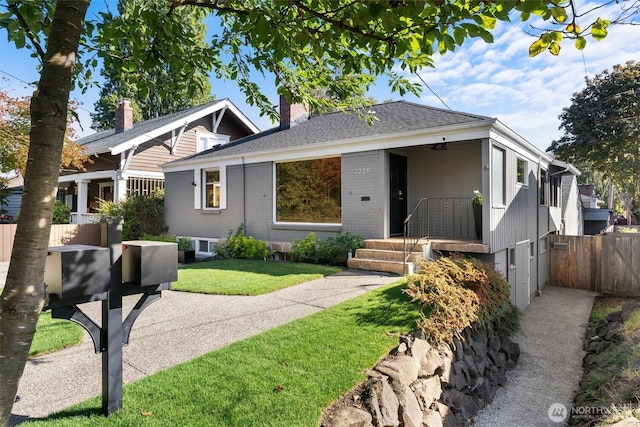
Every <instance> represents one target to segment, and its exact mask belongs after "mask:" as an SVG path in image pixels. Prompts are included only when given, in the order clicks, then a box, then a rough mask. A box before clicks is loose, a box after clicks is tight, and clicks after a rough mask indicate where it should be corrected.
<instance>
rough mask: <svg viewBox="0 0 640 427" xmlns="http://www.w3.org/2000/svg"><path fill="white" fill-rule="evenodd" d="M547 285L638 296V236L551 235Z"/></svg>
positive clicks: (639, 259)
mask: <svg viewBox="0 0 640 427" xmlns="http://www.w3.org/2000/svg"><path fill="white" fill-rule="evenodd" d="M549 250H550V251H551V253H550V257H549V258H550V261H551V263H550V264H551V266H550V269H551V271H550V283H551V284H552V285H556V286H563V287H567V288H575V289H585V290H590V291H597V292H603V293H611V294H618V295H629V296H636V297H637V296H640V233H607V234H604V235H600V236H556V235H553V236H551V239H550V249H549Z"/></svg>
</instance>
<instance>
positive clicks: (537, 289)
mask: <svg viewBox="0 0 640 427" xmlns="http://www.w3.org/2000/svg"><path fill="white" fill-rule="evenodd" d="M541 160H542V156H538V194H537V197H536V198H537V199H538V200H537V201H536V204H535V205H536V206H538V207H537V208H536V209H538V210H539V209H540V177H541V175H542V174H541V170H540V161H541ZM543 191H544V190H543ZM548 222H549V213H547V230H548V229H549V224H548ZM539 245H540V220H539V217H538V215H536V244H535V248H536V296H541V295H542V290H541V289H540V247H539Z"/></svg>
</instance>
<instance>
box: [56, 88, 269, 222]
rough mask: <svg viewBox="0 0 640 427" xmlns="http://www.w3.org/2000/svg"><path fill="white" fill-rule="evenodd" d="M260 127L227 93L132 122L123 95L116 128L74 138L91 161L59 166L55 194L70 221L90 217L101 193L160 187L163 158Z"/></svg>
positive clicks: (115, 196) (113, 195) (109, 195)
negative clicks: (79, 165)
mask: <svg viewBox="0 0 640 427" xmlns="http://www.w3.org/2000/svg"><path fill="white" fill-rule="evenodd" d="M258 131H259V130H258V128H256V126H255V125H253V124H252V123H251V121H250V120H249V119H248V118H247V117H246V116H245V115H244V114H242V113H241V112H240V111H239V110H238V109H237V108H236V107H235V106H234V105H233V104H232V103H231V102H230V101H229V100H227V99H223V100H220V101H214V102H209V103H207V104H204V105H201V106H198V107H195V108H191V109H189V110H185V111H181V112H178V113H173V114H169V115H166V116H163V117H158V118H155V119H151V120H146V121H143V122H138V123H133V112H132V109H131V106H130V105H129V101H128V100H123V101H122V102H121V103H120V105H119V106H118V110H117V111H116V127H115V129H111V130H107V131H102V132H98V133H95V134H93V135H89V136H86V137H84V138H81V139H79V140H78V141H76V143H77V144H79V145H82V146H83V147H84V148H85V149H86V154H88V155H89V156H90V158H91V160H92V162H89V163H86V164H85V165H84V166H85V168H86V170H84V171H77V170H66V169H65V170H63V171H62V172H61V174H60V177H59V179H58V182H59V184H60V185H59V189H58V196H57V197H58V199H59V200H61V201H63V202H65V203H66V204H67V205H68V206H69V207H70V208H71V210H72V215H71V217H72V222H74V223H84V222H93V221H95V220H96V215H95V214H94V213H92V212H94V210H95V208H97V207H98V204H99V200H100V199H102V200H108V201H119V200H122V199H123V198H124V197H126V196H128V195H140V194H149V193H151V192H153V191H154V190H155V189H157V188H164V174H163V173H162V169H161V168H160V165H161V164H162V163H166V162H168V161H171V160H175V159H179V158H181V157H185V156H189V155H193V154H196V153H198V152H200V151H204V150H207V149H210V148H211V147H214V146H216V145H224V144H227V143H229V142H230V141H234V140H236V139H238V138H242V137H246V136H247V135H252V134H255V133H257V132H258Z"/></svg>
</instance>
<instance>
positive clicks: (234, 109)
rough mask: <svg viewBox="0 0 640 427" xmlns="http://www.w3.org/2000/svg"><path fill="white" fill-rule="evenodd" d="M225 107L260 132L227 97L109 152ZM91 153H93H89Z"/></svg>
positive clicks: (119, 149) (142, 140)
mask: <svg viewBox="0 0 640 427" xmlns="http://www.w3.org/2000/svg"><path fill="white" fill-rule="evenodd" d="M225 108H228V109H229V110H231V112H233V113H234V114H235V115H236V117H238V119H240V121H241V122H242V123H243V124H244V125H245V126H247V127H248V128H249V129H251V131H252V132H253V133H254V134H255V133H258V132H260V129H258V128H257V127H256V125H254V124H253V123H251V121H250V120H249V119H248V118H247V117H246V116H245V115H244V114H242V112H241V111H240V110H238V108H237V107H236V106H235V105H233V104H232V103H231V101H229V100H228V99H224V100H222V101H219V102H216V103H215V104H212V105H211V106H209V107H207V108H204V109H202V110H199V111H196V112H194V113H192V114H190V115H188V116H185V117H181V118H179V119H176V120H174V121H172V122H169V123H167V124H166V125H164V126H161V127H159V128H156V129H154V130H152V131H150V132H147V133H145V134H142V135H139V136H137V137H135V138H133V139H130V140H128V141H126V142H123V143H121V144H118V145H116V146H115V147H109V151H110V152H111V154H120V153H122V152H124V151H127V150H128V149H130V148H131V147H133V146H134V145H141V144H143V143H145V142H147V141H149V140H150V139H153V138H156V137H158V136H160V135H163V134H165V133H168V132H170V131H172V130H173V129H176V128H178V127H181V126H183V125H184V123H185V122H187V123H191V122H193V121H194V120H198V119H200V118H202V117H204V116H207V115H209V114H212V113H215V112H217V111H220V110H223V109H225ZM90 154H93V153H90Z"/></svg>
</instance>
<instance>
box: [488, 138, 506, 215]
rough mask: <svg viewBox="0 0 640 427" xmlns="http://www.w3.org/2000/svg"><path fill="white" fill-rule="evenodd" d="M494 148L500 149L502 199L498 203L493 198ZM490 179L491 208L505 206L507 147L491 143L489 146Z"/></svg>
mask: <svg viewBox="0 0 640 427" xmlns="http://www.w3.org/2000/svg"><path fill="white" fill-rule="evenodd" d="M494 148H496V149H498V150H500V151H502V155H503V157H502V197H503V199H504V200H503V201H501V202H500V203H498V202H497V201H496V200H495V199H494V195H495V194H494V191H493V190H494V188H493V186H494V182H493V167H494V150H493V149H494ZM490 179H491V206H492V207H493V208H496V209H504V208H506V207H507V149H506V148H505V147H503V146H501V145H498V144H493V145H492V146H491V173H490Z"/></svg>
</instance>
